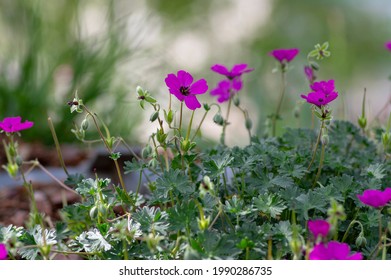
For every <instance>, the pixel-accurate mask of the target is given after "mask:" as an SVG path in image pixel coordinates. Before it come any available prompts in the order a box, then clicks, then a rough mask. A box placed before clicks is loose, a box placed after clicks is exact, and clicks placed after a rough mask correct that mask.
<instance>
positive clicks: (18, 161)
mask: <svg viewBox="0 0 391 280" xmlns="http://www.w3.org/2000/svg"><path fill="white" fill-rule="evenodd" d="M15 163H16V164H17V165H18V166H19V167H21V166H22V164H23V159H22V157H21V156H19V155H17V156H16V157H15Z"/></svg>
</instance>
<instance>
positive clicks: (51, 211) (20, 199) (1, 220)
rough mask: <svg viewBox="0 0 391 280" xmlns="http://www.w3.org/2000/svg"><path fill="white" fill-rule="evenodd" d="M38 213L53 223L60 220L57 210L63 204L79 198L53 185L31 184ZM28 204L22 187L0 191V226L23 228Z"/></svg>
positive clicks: (26, 219) (28, 209) (25, 192)
mask: <svg viewBox="0 0 391 280" xmlns="http://www.w3.org/2000/svg"><path fill="white" fill-rule="evenodd" d="M33 187H34V196H35V200H36V202H37V207H38V211H39V212H40V213H43V214H45V217H47V218H48V219H49V220H50V221H52V222H53V223H54V222H55V221H58V220H60V215H59V210H60V209H61V208H62V207H63V204H64V203H67V204H72V203H75V202H77V201H79V196H78V195H76V194H75V193H73V192H70V191H67V190H65V189H63V188H61V187H60V186H59V185H56V184H55V183H50V184H40V183H36V184H33ZM29 212H30V202H29V198H28V194H27V191H26V189H25V188H24V187H23V186H20V187H12V188H5V189H1V190H0V224H2V225H4V226H7V225H9V224H12V225H15V226H24V225H25V223H26V222H27V221H28V218H29Z"/></svg>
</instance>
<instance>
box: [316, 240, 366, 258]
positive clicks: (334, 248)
mask: <svg viewBox="0 0 391 280" xmlns="http://www.w3.org/2000/svg"><path fill="white" fill-rule="evenodd" d="M362 258H363V257H362V254H361V253H355V254H350V248H349V245H348V244H346V243H339V242H337V241H330V242H329V243H328V244H323V243H319V244H317V245H315V247H314V248H313V249H312V251H311V253H310V260H362Z"/></svg>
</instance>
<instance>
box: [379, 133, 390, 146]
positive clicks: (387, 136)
mask: <svg viewBox="0 0 391 280" xmlns="http://www.w3.org/2000/svg"><path fill="white" fill-rule="evenodd" d="M390 138H391V133H389V132H385V133H383V134H382V136H381V140H382V143H383V146H384V147H385V148H386V147H387V146H388V144H389V143H390Z"/></svg>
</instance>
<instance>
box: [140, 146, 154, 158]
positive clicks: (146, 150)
mask: <svg viewBox="0 0 391 280" xmlns="http://www.w3.org/2000/svg"><path fill="white" fill-rule="evenodd" d="M151 153H152V147H151V146H150V145H147V146H146V147H145V148H144V149H142V151H141V156H142V158H144V159H145V158H149V157H150V156H151Z"/></svg>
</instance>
